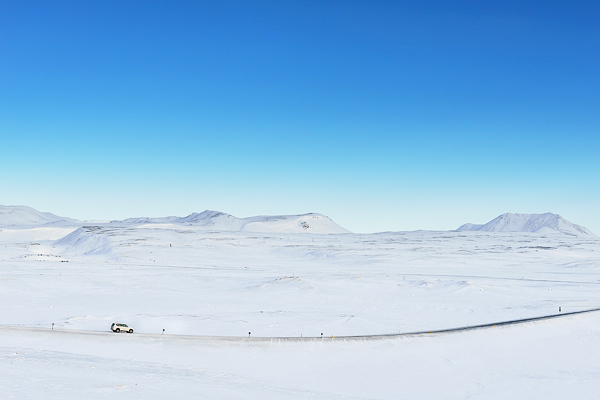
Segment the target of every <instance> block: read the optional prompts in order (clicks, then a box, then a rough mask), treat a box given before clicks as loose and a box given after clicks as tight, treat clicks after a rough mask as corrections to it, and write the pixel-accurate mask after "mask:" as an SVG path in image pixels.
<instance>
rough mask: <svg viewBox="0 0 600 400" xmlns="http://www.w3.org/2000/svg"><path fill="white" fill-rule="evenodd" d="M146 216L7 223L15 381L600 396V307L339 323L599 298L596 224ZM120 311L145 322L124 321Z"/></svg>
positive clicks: (1, 287) (3, 369)
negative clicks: (396, 227)
mask: <svg viewBox="0 0 600 400" xmlns="http://www.w3.org/2000/svg"><path fill="white" fill-rule="evenodd" d="M138 222H139V223H137V224H134V223H129V224H127V223H124V222H123V221H121V222H119V223H112V224H111V223H107V224H96V225H85V226H71V227H69V226H66V225H65V226H63V225H60V226H54V225H50V226H42V227H26V226H24V227H8V228H1V231H0V267H1V269H0V316H1V319H2V320H1V321H0V325H2V327H0V388H2V393H3V396H8V398H44V399H55V398H65V397H66V396H70V397H73V396H75V397H76V398H86V399H94V398H107V397H108V396H112V397H114V398H123V399H125V398H145V399H148V398H171V397H173V396H179V398H186V399H187V398H189V399H195V398H211V399H238V398H246V399H267V398H273V399H275V398H276V399H288V398H289V399H304V398H313V399H317V398H318V399H341V398H346V399H397V398H419V399H441V398H444V399H465V398H469V399H491V398H494V399H501V398H502V399H504V398H528V399H533V398H539V399H565V398H584V399H585V398H588V399H592V398H597V395H598V393H599V391H600V364H599V363H598V362H597V359H596V358H597V357H596V355H597V354H599V351H600V313H595V312H591V313H585V314H578V315H571V316H565V317H561V318H555V319H549V320H540V321H537V322H530V323H524V324H519V325H510V326H502V327H491V328H487V329H480V330H473V331H464V332H456V333H440V334H435V333H434V334H431V335H430V334H423V335H419V336H408V337H395V338H385V339H377V340H375V339H368V338H367V339H365V338H362V339H349V338H340V337H341V336H347V335H372V334H393V333H403V332H415V331H434V330H438V329H446V328H453V327H462V326H467V325H469V326H472V325H477V324H485V323H493V322H501V321H507V320H519V319H524V318H531V317H539V316H546V315H552V314H558V313H559V311H558V310H559V307H560V308H561V312H562V313H565V312H572V311H581V310H586V309H593V308H597V307H600V290H599V289H600V274H599V273H598V272H599V268H600V241H599V240H597V239H595V238H586V237H575V236H572V235H566V234H554V233H550V234H540V233H518V232H516V233H498V232H484V231H462V232H420V231H418V232H407V233H404V232H400V233H381V234H370V235H360V234H350V233H347V234H332V235H318V234H309V233H277V234H273V233H253V232H243V231H242V232H240V231H237V232H234V231H231V232H223V231H211V230H207V229H206V227H198V226H194V225H186V224H181V223H179V224H174V223H170V222H169V221H162V222H163V223H144V221H138ZM146 222H148V221H146ZM112 322H119V323H126V324H129V325H131V326H133V327H134V328H135V330H136V331H135V333H134V334H132V335H129V334H114V333H111V332H110V325H111V323H112ZM52 323H54V324H55V325H54V331H52V330H51V327H52ZM163 329H165V332H164V335H161V333H162V330H163ZM249 332H251V339H248V333H249ZM321 333H323V337H324V338H323V339H310V338H311V337H312V338H316V337H318V338H320V336H321ZM208 336H210V337H208ZM225 336H226V337H225ZM332 336H333V338H334V339H333V340H332V338H331V337H332ZM259 337H262V338H271V339H266V340H263V339H259ZM281 337H284V338H296V339H298V340H296V339H294V340H287V339H277V338H281ZM301 337H302V339H300V338H301ZM307 337H308V338H307ZM5 398H6V397H5Z"/></svg>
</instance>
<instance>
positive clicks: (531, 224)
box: [457, 212, 598, 238]
mask: <svg viewBox="0 0 600 400" xmlns="http://www.w3.org/2000/svg"><path fill="white" fill-rule="evenodd" d="M457 230H459V231H485V232H535V233H564V234H567V235H573V236H582V237H593V238H597V237H598V236H596V235H594V234H593V233H592V232H590V231H589V230H588V229H587V228H585V227H583V226H580V225H576V224H574V223H572V222H569V221H567V220H566V219H564V218H563V217H561V216H560V215H558V214H552V213H549V212H548V213H545V214H512V213H506V214H502V215H500V216H499V217H496V218H494V219H493V220H491V221H490V222H488V223H487V224H483V225H477V224H464V225H462V226H460V227H459V228H458V229H457Z"/></svg>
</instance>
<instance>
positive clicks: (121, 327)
mask: <svg viewBox="0 0 600 400" xmlns="http://www.w3.org/2000/svg"><path fill="white" fill-rule="evenodd" d="M110 329H111V330H112V331H113V332H116V333H119V332H128V333H133V328H132V327H130V326H127V325H125V324H117V323H115V322H113V324H112V325H111V326H110Z"/></svg>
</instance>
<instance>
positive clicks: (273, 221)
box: [113, 210, 350, 234]
mask: <svg viewBox="0 0 600 400" xmlns="http://www.w3.org/2000/svg"><path fill="white" fill-rule="evenodd" d="M113 222H115V223H117V222H118V223H127V224H141V225H147V227H152V225H158V224H186V225H192V226H194V227H197V228H206V229H210V230H215V231H243V232H265V233H268V232H271V233H303V232H307V233H320V234H328V233H350V231H348V230H347V229H344V228H342V227H341V226H339V225H338V224H336V223H335V222H333V221H332V220H331V219H330V218H328V217H326V216H324V215H321V214H316V213H310V214H302V215H273V216H256V217H248V218H237V217H234V216H233V215H230V214H226V213H223V212H219V211H211V210H206V211H203V212H201V213H192V214H190V215H188V216H186V217H162V218H128V219H126V220H123V221H113Z"/></svg>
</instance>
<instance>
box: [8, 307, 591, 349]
mask: <svg viewBox="0 0 600 400" xmlns="http://www.w3.org/2000/svg"><path fill="white" fill-rule="evenodd" d="M598 311H600V308H592V309H587V310H582V311H573V312H566V313H560V314H551V315H544V316H541V317H534V318H524V319H518V320H510V321H499V322H492V323H488V324H481V325H468V326H461V327H456V328H447V329H437V330H431V331H418V332H403V333H384V334H378V335H354V336H323V337H314V336H311V337H252V336H251V337H245V336H201V335H161V334H152V333H134V334H128V333H120V334H115V333H113V332H112V331H110V330H109V331H84V330H74V329H51V328H45V327H21V326H10V325H0V332H2V331H5V332H19V331H20V332H37V333H43V332H45V333H51V334H52V335H57V336H74V335H78V336H81V335H87V336H103V337H105V336H112V337H115V338H116V337H129V338H133V337H135V338H136V340H139V339H147V340H151V341H156V340H161V341H171V340H178V341H179V340H185V341H196V342H207V343H210V342H278V343H280V342H304V341H319V340H323V341H348V340H361V341H364V340H382V339H394V338H402V337H414V336H432V335H442V334H449V333H458V332H464V331H471V330H477V329H491V328H499V327H503V326H509V325H518V324H527V323H532V322H540V321H546V320H551V319H556V318H565V317H570V316H574V315H579V314H589V313H595V312H598Z"/></svg>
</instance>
